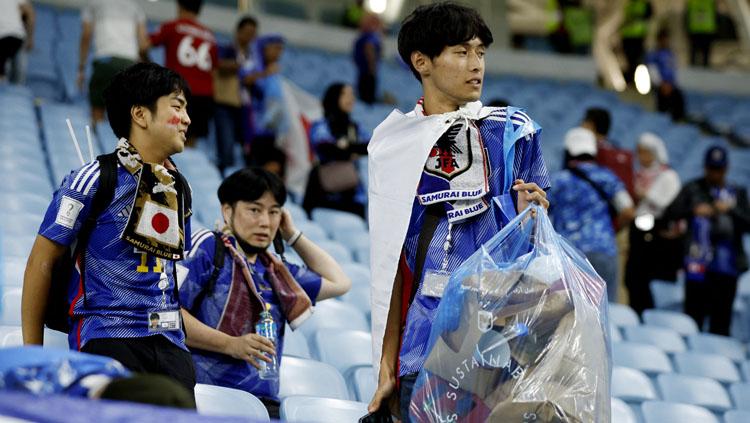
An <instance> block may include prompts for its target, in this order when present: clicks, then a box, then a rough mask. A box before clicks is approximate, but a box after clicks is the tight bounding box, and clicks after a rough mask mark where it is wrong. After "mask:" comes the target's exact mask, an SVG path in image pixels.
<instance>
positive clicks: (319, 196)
mask: <svg viewBox="0 0 750 423" xmlns="http://www.w3.org/2000/svg"><path fill="white" fill-rule="evenodd" d="M353 109H354V90H353V89H352V87H351V85H347V84H343V83H335V84H332V85H331V86H329V87H328V89H327V90H326V92H325V94H324V96H323V112H324V118H323V119H320V120H318V121H316V122H314V123H313V124H312V126H311V127H310V142H311V143H312V145H313V149H314V150H315V155H316V156H317V159H318V163H319V165H318V166H316V167H315V168H313V170H312V172H310V178H309V180H308V183H307V190H306V192H305V200H304V202H303V203H302V207H303V208H304V209H305V210H306V211H307V212H308V213H310V212H311V211H312V210H313V209H314V208H316V207H325V208H333V209H338V210H344V211H348V212H351V213H356V214H358V215H360V216H362V217H364V216H365V207H364V204H363V202H362V201H361V199H360V198H358V197H362V196H363V195H364V193H363V192H362V184H361V183H360V180H359V173H358V170H357V159H358V158H359V157H361V156H364V155H366V154H367V141H368V136H367V134H365V133H363V132H362V130H361V129H360V128H359V125H357V123H356V122H354V121H353V120H352V119H351V116H350V115H351V113H352V110H353Z"/></svg>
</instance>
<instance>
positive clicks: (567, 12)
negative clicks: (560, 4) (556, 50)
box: [563, 7, 594, 46]
mask: <svg viewBox="0 0 750 423" xmlns="http://www.w3.org/2000/svg"><path fill="white" fill-rule="evenodd" d="M563 25H565V29H566V30H567V31H568V34H569V35H570V43H571V44H573V45H574V46H586V45H589V44H591V40H592V38H593V33H594V28H593V26H594V25H593V18H592V16H591V11H589V10H588V9H584V8H583V7H566V8H565V9H564V10H563Z"/></svg>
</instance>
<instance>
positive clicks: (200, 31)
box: [150, 0, 217, 147]
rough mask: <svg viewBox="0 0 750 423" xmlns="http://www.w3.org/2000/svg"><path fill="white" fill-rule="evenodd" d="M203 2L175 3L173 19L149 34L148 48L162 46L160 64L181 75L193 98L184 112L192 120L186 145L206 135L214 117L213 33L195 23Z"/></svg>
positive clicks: (178, 0)
mask: <svg viewBox="0 0 750 423" xmlns="http://www.w3.org/2000/svg"><path fill="white" fill-rule="evenodd" d="M201 6H203V0H177V19H175V20H173V21H169V22H165V23H164V24H162V25H161V27H159V29H158V30H157V31H156V32H155V33H153V34H151V36H150V45H151V46H161V45H163V46H164V47H165V52H164V59H165V60H164V62H165V64H166V66H167V67H168V68H169V69H172V70H174V71H175V72H177V73H179V74H180V75H182V77H183V78H185V80H186V81H187V82H188V84H189V85H190V92H192V94H193V96H192V98H191V99H190V103H189V107H190V110H188V113H189V114H190V118H191V120H192V122H193V123H192V124H191V125H190V129H189V130H188V135H187V136H188V141H187V146H188V147H191V146H193V145H195V141H196V140H197V139H198V138H203V137H206V136H207V135H208V125H209V122H210V121H211V119H212V118H213V114H214V98H213V97H214V79H213V69H214V67H215V66H216V62H217V57H216V39H215V37H214V34H213V32H211V30H210V29H208V28H207V27H206V26H204V25H203V24H201V23H200V22H198V14H199V13H200V11H201Z"/></svg>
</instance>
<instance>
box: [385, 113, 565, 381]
mask: <svg viewBox="0 0 750 423" xmlns="http://www.w3.org/2000/svg"><path fill="white" fill-rule="evenodd" d="M531 122H532V121H531V119H530V118H529V117H528V116H527V115H526V114H525V113H523V112H516V113H515V114H513V124H514V125H520V126H523V125H528V124H531ZM476 124H477V126H478V129H479V134H480V136H481V139H482V141H483V143H484V148H485V150H486V153H487V160H488V165H489V166H488V167H489V172H488V173H489V192H488V193H487V195H485V197H484V201H485V202H487V203H488V204H489V205H490V206H489V208H488V209H487V210H486V211H485V212H483V213H481V214H479V215H476V216H474V217H470V218H468V219H465V220H463V221H460V222H458V223H454V224H453V228H452V230H451V235H452V238H453V241H452V247H451V250H450V252H449V254H448V266H447V269H446V270H447V271H448V272H452V271H453V270H455V269H456V268H457V267H458V266H459V265H460V264H461V263H463V262H464V261H465V260H466V259H467V258H469V256H471V255H472V254H474V252H476V251H477V250H478V249H479V248H480V247H481V246H482V244H484V243H485V242H487V241H489V240H490V238H492V237H493V236H494V235H496V234H497V233H498V232H499V231H500V230H501V229H502V227H503V222H504V219H503V214H502V212H501V211H500V209H499V206H498V205H497V203H496V202H495V201H493V200H494V199H495V198H499V196H501V195H503V194H508V193H507V192H501V191H502V190H503V187H504V186H505V182H506V181H504V178H505V163H504V160H503V143H504V142H506V140H505V139H504V133H505V125H506V118H505V109H498V111H495V112H492V113H491V114H490V116H489V117H488V118H485V119H483V120H479V121H477V122H476ZM512 141H513V140H508V142H512ZM539 142H540V140H539V131H538V130H537V131H536V132H534V133H533V134H530V135H528V136H525V137H523V138H521V139H519V140H518V141H517V142H516V144H515V156H514V162H513V172H512V178H513V180H516V179H523V180H524V181H525V182H535V183H536V184H537V185H539V186H540V187H541V188H542V189H545V190H546V189H548V188H549V187H550V180H549V175H548V173H547V167H546V165H545V164H544V160H543V158H542V151H541V146H540V144H539ZM422 178H423V179H424V174H423V177H422ZM510 182H511V183H512V181H510ZM420 183H421V182H420ZM514 197H515V196H514ZM425 212H426V207H425V206H424V205H422V204H421V203H420V202H419V201H418V199H415V200H414V205H413V207H412V213H411V219H410V222H409V229H408V231H407V234H406V240H405V241H404V248H403V254H404V258H405V260H406V264H407V266H408V267H409V269H410V271H411V272H414V271H415V267H416V255H417V246H418V243H419V232H420V229H421V228H422V223H423V221H424V216H425ZM447 235H448V218H447V216H446V215H443V216H442V217H441V218H440V220H439V222H438V224H437V228H436V229H435V232H434V235H433V237H432V239H431V241H430V243H429V247H428V249H427V255H426V257H425V262H424V266H423V267H422V272H421V274H419V275H411V277H412V283H413V284H414V285H415V286H416V287H417V292H416V295H415V297H414V301H413V302H412V304H411V305H410V307H409V310H408V312H407V317H406V325H405V328H404V333H403V339H402V345H401V351H400V353H399V376H404V375H407V374H410V373H416V372H419V371H420V370H421V369H422V366H423V364H424V361H425V359H426V358H427V355H428V353H429V351H428V341H429V337H430V331H431V329H432V322H433V320H434V319H435V315H436V313H437V307H438V305H439V304H440V299H439V298H437V297H431V296H426V295H422V280H423V278H424V275H425V273H426V272H427V271H429V270H439V269H441V267H442V263H443V259H444V258H445V250H444V246H443V245H444V243H445V240H446V237H447Z"/></svg>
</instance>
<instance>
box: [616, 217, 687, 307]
mask: <svg viewBox="0 0 750 423" xmlns="http://www.w3.org/2000/svg"><path fill="white" fill-rule="evenodd" d="M682 245H683V244H682V239H666V238H663V237H661V236H659V234H658V233H657V231H655V230H651V231H646V232H644V231H641V230H640V229H638V228H637V227H636V226H635V225H630V250H629V252H628V261H627V264H626V265H625V287H626V288H627V289H628V297H629V301H630V307H632V308H633V310H635V311H636V312H637V313H638V314H641V313H643V310H646V309H649V308H654V299H653V297H652V296H651V288H650V285H651V281H652V280H654V279H661V280H666V281H674V280H676V279H677V270H678V269H679V268H681V267H682V261H683V258H684V253H683V247H682Z"/></svg>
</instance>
